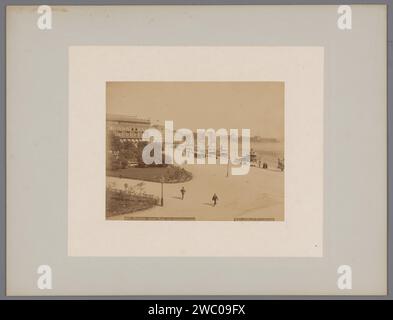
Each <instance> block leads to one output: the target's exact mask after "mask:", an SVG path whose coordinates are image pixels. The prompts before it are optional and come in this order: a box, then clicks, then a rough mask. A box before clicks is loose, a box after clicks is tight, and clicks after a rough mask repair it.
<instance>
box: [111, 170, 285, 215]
mask: <svg viewBox="0 0 393 320" xmlns="http://www.w3.org/2000/svg"><path fill="white" fill-rule="evenodd" d="M185 168H186V170H188V171H190V172H192V174H193V179H192V180H191V181H189V182H185V183H175V184H164V206H163V207H159V206H157V207H154V208H152V209H149V210H145V211H140V212H135V213H130V214H125V215H121V216H116V217H113V218H111V219H113V220H123V219H127V217H139V218H141V217H178V218H179V217H189V218H195V220H219V221H220V220H233V219H234V218H258V219H260V218H264V219H266V218H267V219H272V218H274V219H275V220H283V219H284V173H283V172H280V171H276V170H264V169H259V168H251V169H250V172H249V174H248V175H245V176H231V175H230V176H229V177H226V171H227V168H226V166H225V165H188V166H185ZM107 179H108V182H111V183H113V184H114V185H115V187H116V188H119V189H122V188H124V183H128V185H130V186H134V185H136V184H138V183H140V182H141V181H138V180H131V179H120V178H113V177H108V178H107ZM182 186H184V188H185V189H186V193H185V197H184V200H181V193H180V189H181V188H182ZM144 189H145V191H146V193H150V194H154V195H155V196H158V197H159V196H160V194H161V185H160V183H154V182H144ZM214 193H216V194H217V196H218V198H219V200H218V203H217V206H216V207H213V201H212V200H211V199H212V196H213V194H214Z"/></svg>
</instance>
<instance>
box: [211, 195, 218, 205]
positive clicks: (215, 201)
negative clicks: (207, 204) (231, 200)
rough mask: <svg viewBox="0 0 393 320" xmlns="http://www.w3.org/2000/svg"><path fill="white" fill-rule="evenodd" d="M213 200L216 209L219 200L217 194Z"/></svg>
mask: <svg viewBox="0 0 393 320" xmlns="http://www.w3.org/2000/svg"><path fill="white" fill-rule="evenodd" d="M212 200H213V207H215V206H216V204H217V200H218V197H217V195H216V194H213V198H212Z"/></svg>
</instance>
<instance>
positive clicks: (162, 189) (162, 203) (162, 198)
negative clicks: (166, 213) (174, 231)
mask: <svg viewBox="0 0 393 320" xmlns="http://www.w3.org/2000/svg"><path fill="white" fill-rule="evenodd" d="M163 206H164V177H161V207H163Z"/></svg>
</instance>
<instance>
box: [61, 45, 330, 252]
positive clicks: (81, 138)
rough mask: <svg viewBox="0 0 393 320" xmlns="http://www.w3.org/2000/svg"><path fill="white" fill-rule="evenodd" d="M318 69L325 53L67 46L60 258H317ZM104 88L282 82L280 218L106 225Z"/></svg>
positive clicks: (320, 160) (320, 156)
mask: <svg viewBox="0 0 393 320" xmlns="http://www.w3.org/2000/svg"><path fill="white" fill-rule="evenodd" d="M323 71H324V48H323V47H155V46H150V47H138V46H72V47H70V48H69V133H68V139H69V140H68V254H69V255H70V256H243V257H247V256H249V257H253V256H254V257H321V256H322V255H323ZM107 81H284V82H285V218H284V221H282V222H280V221H275V222H271V221H244V222H233V221H214V222H211V221H210V222H209V221H109V220H106V219H105V180H106V177H105V132H106V129H105V126H106V121H105V120H106V105H105V103H106V99H105V88H106V82H107ZM228 187H230V186H228Z"/></svg>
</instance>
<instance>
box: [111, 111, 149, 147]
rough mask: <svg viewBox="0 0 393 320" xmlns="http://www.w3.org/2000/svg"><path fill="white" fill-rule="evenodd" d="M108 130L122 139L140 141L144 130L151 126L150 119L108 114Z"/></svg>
mask: <svg viewBox="0 0 393 320" xmlns="http://www.w3.org/2000/svg"><path fill="white" fill-rule="evenodd" d="M106 128H107V131H108V132H110V133H113V134H114V135H115V136H117V137H119V138H120V141H132V142H138V141H140V140H141V139H142V134H143V132H144V131H145V130H146V129H148V128H150V120H148V119H140V118H137V117H134V116H126V115H113V114H107V117H106Z"/></svg>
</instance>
